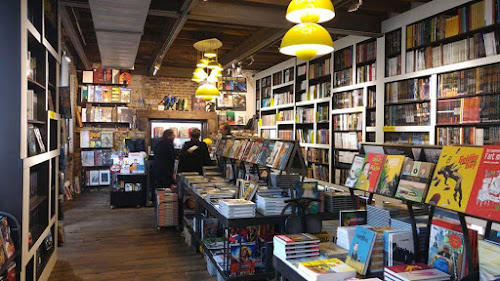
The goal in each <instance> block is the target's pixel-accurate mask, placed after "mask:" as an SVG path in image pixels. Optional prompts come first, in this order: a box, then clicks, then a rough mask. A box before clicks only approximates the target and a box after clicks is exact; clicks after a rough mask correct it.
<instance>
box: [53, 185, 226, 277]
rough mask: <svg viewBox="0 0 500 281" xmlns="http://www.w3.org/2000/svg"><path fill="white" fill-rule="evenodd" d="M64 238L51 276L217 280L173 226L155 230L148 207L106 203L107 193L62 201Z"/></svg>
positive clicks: (152, 217)
mask: <svg viewBox="0 0 500 281" xmlns="http://www.w3.org/2000/svg"><path fill="white" fill-rule="evenodd" d="M65 204H66V205H65V207H64V209H67V210H66V211H65V213H64V215H65V219H64V226H65V230H66V244H65V245H64V246H63V247H60V248H59V249H58V250H59V256H58V261H57V264H56V266H55V268H54V270H53V272H52V275H51V276H50V279H49V280H50V281H81V280H85V281H86V280H89V281H90V280H92V281H100V280H106V281H110V280H120V281H128V280H134V281H155V280H165V281H167V280H168V281H177V280H179V281H180V280H186V281H189V280H193V281H195V280H196V281H201V280H217V279H216V278H214V277H210V276H209V275H208V273H207V271H206V263H205V261H204V260H203V258H202V256H201V255H200V254H199V253H195V252H194V251H192V250H191V249H190V248H189V247H188V246H187V245H186V244H185V243H184V238H183V237H182V236H181V235H180V233H179V232H177V231H175V230H167V231H166V232H163V233H159V232H157V231H156V228H155V221H154V209H153V208H140V209H135V208H127V209H115V210H111V209H110V208H109V193H106V192H92V193H85V194H83V195H82V196H81V197H80V198H78V199H77V200H75V201H70V202H67V203H65Z"/></svg>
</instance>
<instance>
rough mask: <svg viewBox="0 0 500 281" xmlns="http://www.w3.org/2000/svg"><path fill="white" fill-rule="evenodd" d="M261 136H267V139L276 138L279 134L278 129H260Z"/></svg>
mask: <svg viewBox="0 0 500 281" xmlns="http://www.w3.org/2000/svg"><path fill="white" fill-rule="evenodd" d="M260 136H261V137H262V138H265V139H274V138H276V137H277V136H278V134H277V133H276V130H274V129H271V130H270V129H262V130H261V131H260Z"/></svg>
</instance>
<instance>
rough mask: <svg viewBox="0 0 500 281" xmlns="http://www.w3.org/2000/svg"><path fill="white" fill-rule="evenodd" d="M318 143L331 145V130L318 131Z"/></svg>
mask: <svg viewBox="0 0 500 281" xmlns="http://www.w3.org/2000/svg"><path fill="white" fill-rule="evenodd" d="M316 143H318V144H329V143H330V130H329V129H318V137H317V140H316Z"/></svg>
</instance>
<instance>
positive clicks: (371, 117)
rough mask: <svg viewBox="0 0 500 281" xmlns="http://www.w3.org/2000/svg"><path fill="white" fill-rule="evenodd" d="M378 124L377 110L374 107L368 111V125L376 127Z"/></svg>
mask: <svg viewBox="0 0 500 281" xmlns="http://www.w3.org/2000/svg"><path fill="white" fill-rule="evenodd" d="M376 124H377V112H376V110H375V108H372V109H371V110H370V111H367V112H366V126H367V127H375V126H376Z"/></svg>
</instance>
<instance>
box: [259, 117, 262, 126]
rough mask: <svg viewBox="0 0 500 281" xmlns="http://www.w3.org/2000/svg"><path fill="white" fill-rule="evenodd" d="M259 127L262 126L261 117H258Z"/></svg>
mask: <svg viewBox="0 0 500 281" xmlns="http://www.w3.org/2000/svg"><path fill="white" fill-rule="evenodd" d="M259 127H262V118H259Z"/></svg>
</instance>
